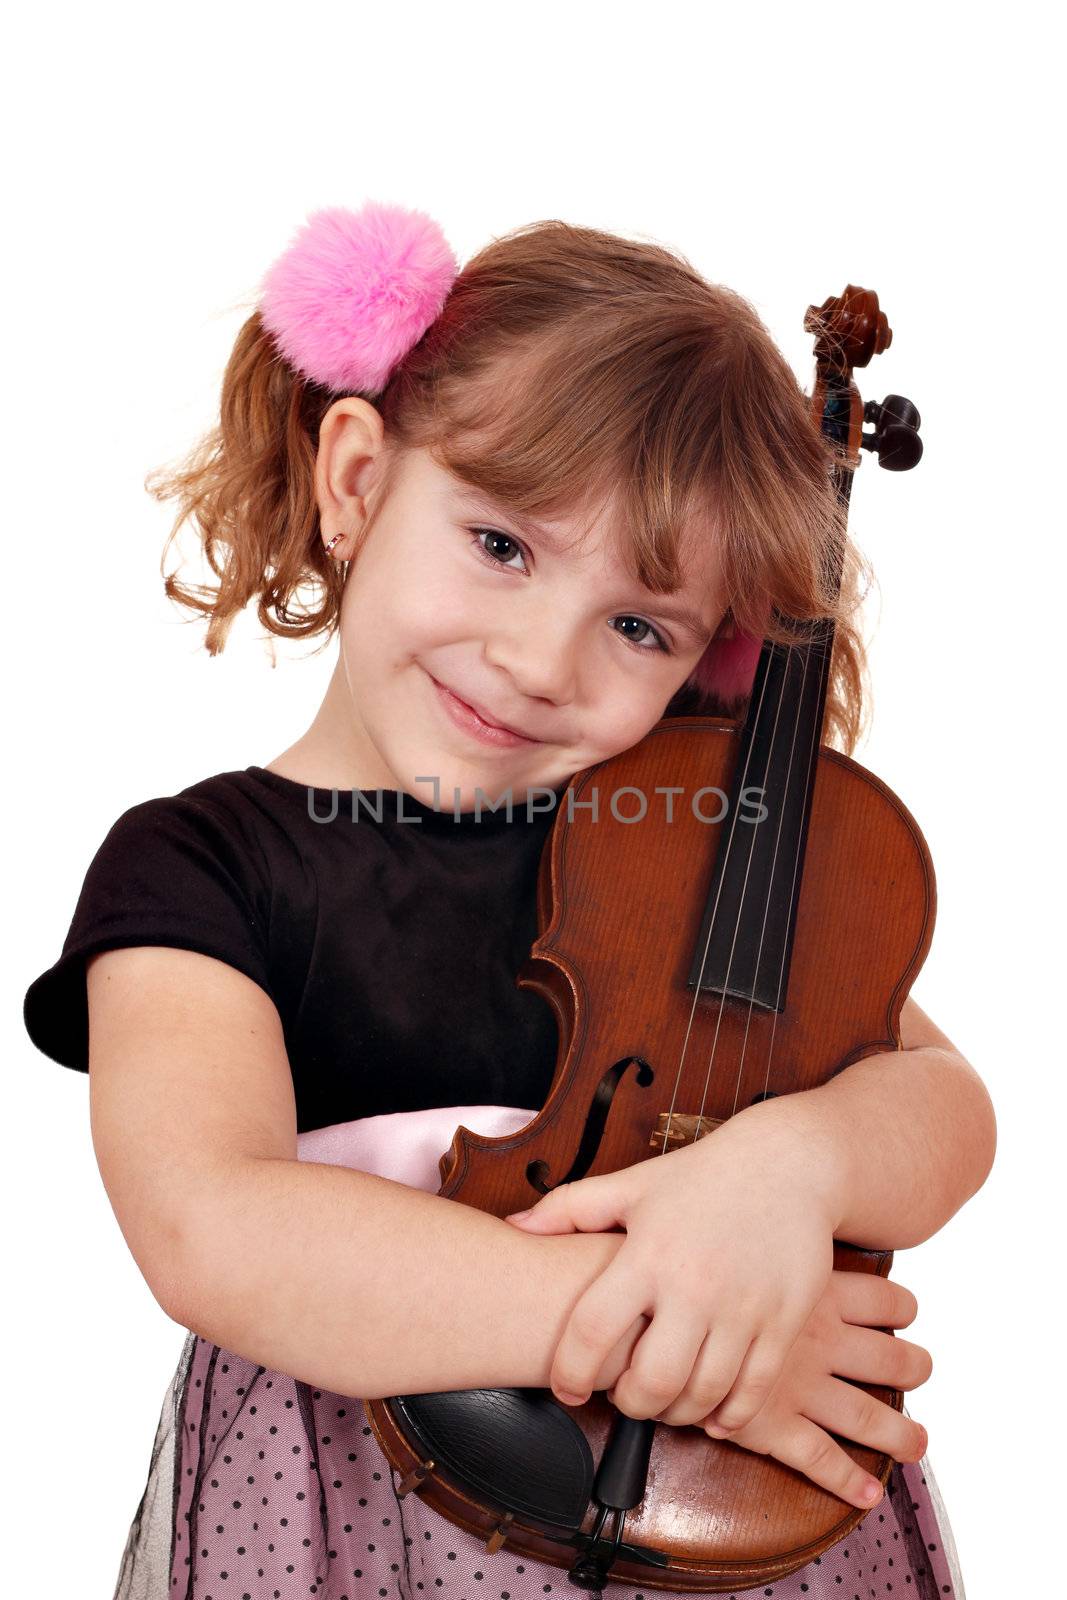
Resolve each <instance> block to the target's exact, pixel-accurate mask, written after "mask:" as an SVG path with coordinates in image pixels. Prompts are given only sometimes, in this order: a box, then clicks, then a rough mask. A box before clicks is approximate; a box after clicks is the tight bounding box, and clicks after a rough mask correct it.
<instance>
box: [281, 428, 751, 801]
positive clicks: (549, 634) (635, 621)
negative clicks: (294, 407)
mask: <svg viewBox="0 0 1067 1600" xmlns="http://www.w3.org/2000/svg"><path fill="white" fill-rule="evenodd" d="M368 413H369V414H370V415H369V416H368ZM375 419H378V422H377V425H376V424H375ZM381 444H382V436H381V427H380V418H378V413H377V412H376V411H374V408H373V407H371V406H370V405H369V404H368V403H367V402H366V401H362V400H359V399H346V400H342V401H339V402H337V404H336V405H335V406H334V407H332V408H331V412H330V413H329V414H328V417H327V419H326V421H324V424H323V429H322V433H321V436H320V444H319V459H318V467H317V488H318V492H319V505H320V511H321V513H322V526H323V530H324V534H325V536H326V537H329V536H330V535H332V533H333V532H336V531H341V530H344V531H345V532H346V534H348V535H349V537H347V538H346V540H345V541H344V542H343V543H342V545H341V549H340V553H341V554H343V555H350V554H351V553H352V552H353V550H355V552H356V553H355V557H354V559H352V560H351V564H350V566H349V569H348V574H347V578H346V582H345V590H344V596H343V600H342V606H341V617H340V645H341V653H340V658H339V661H338V666H337V672H336V674H335V677H334V681H333V683H332V684H331V686H330V690H329V692H328V694H327V697H326V701H325V702H324V705H323V708H322V711H321V712H320V714H319V718H318V719H317V722H316V725H315V727H314V728H313V730H312V735H314V736H316V738H317V740H318V744H319V748H320V749H325V745H324V744H323V742H322V739H323V737H324V738H325V740H326V741H327V743H328V746H329V748H330V750H331V751H332V755H333V765H335V766H337V767H338V768H340V767H342V766H343V767H344V769H345V770H346V771H347V772H348V773H350V774H354V775H353V776H350V777H349V778H347V779H345V780H344V781H343V784H342V783H341V782H339V783H338V787H341V786H343V787H346V788H348V787H352V788H361V789H375V788H385V789H397V790H402V791H404V792H406V793H408V794H411V795H413V796H414V797H415V798H416V799H418V800H421V801H422V802H423V803H424V804H427V805H439V806H440V807H442V808H443V809H445V810H453V809H457V810H461V811H472V810H475V809H476V806H477V804H478V797H477V796H476V794H475V790H476V788H479V787H480V789H481V801H482V803H483V804H495V803H497V802H499V801H500V800H501V799H504V800H506V798H507V795H508V793H509V792H510V795H511V798H512V802H513V803H514V804H515V805H519V804H521V803H522V802H523V801H524V800H525V798H526V793H527V790H528V789H530V788H532V787H535V786H542V787H547V788H556V787H558V786H559V785H560V784H562V783H564V782H566V781H567V780H568V779H569V778H571V777H572V776H573V775H574V773H576V772H579V771H580V770H581V769H582V768H584V767H588V766H591V765H592V764H593V763H595V762H598V761H602V760H604V759H605V758H606V757H608V756H612V755H615V754H617V753H618V752H619V751H622V750H626V749H629V748H630V746H631V745H634V744H636V743H638V742H639V741H640V740H641V739H642V738H643V737H644V735H645V734H646V733H647V732H648V731H649V729H650V728H652V727H653V726H654V725H655V723H656V722H658V721H659V719H660V717H661V716H662V714H663V711H664V709H665V707H666V705H667V703H668V701H669V700H670V698H671V696H672V695H673V694H674V693H675V691H676V690H677V689H678V688H679V687H680V686H681V684H682V683H683V682H684V681H685V679H686V678H687V677H688V676H689V674H690V673H691V672H692V670H693V668H694V666H695V665H696V662H697V661H698V659H699V658H700V655H701V653H702V652H703V650H704V649H705V647H706V646H707V644H708V641H709V640H710V638H711V636H712V634H713V633H714V632H715V629H716V627H717V626H718V624H719V622H720V620H721V618H722V614H723V606H722V604H721V603H720V600H719V591H720V578H719V570H718V563H717V561H716V559H715V554H714V549H713V545H712V541H711V540H710V539H704V540H703V541H699V540H695V541H694V542H693V547H692V549H691V551H690V555H691V564H690V565H688V566H687V567H686V569H685V570H686V575H687V578H686V582H685V583H684V585H683V587H682V589H680V590H679V591H677V592H676V593H674V594H672V595H655V594H653V593H651V591H648V590H646V589H644V587H643V586H642V585H641V584H639V583H638V582H637V581H636V580H635V579H634V578H633V577H632V576H631V574H630V573H629V572H628V571H627V570H626V568H625V566H624V565H623V563H622V561H621V559H620V557H619V555H618V554H617V553H616V552H615V551H614V550H613V548H612V539H611V529H610V523H609V521H608V518H609V517H610V507H609V508H607V509H605V510H604V511H602V512H600V513H596V514H595V516H596V520H595V521H593V522H591V523H590V524H589V525H588V528H589V531H588V536H587V537H585V538H583V539H582V542H581V545H580V547H577V546H576V547H574V548H570V549H564V548H563V545H564V543H565V542H567V541H570V540H574V539H576V538H578V537H579V536H580V535H582V534H583V532H584V527H583V524H582V522H581V521H579V520H578V519H566V520H565V521H562V522H557V523H551V524H541V525H539V527H538V528H537V529H534V528H531V527H529V526H528V525H525V524H520V522H519V521H518V520H517V519H516V518H515V517H514V516H512V515H509V514H508V512H507V511H506V509H505V508H503V507H497V506H493V505H491V504H488V503H486V502H485V501H484V500H483V499H481V498H480V497H479V495H478V494H477V492H476V491H474V490H472V489H471V488H470V487H469V486H468V485H466V484H465V483H463V482H462V480H460V479H458V478H456V477H454V476H453V475H452V474H451V473H450V472H448V471H447V470H446V469H445V468H443V467H442V466H440V465H439V464H438V463H437V462H436V461H435V460H434V458H433V457H432V456H431V455H430V454H429V452H428V451H426V450H413V451H408V452H405V453H404V454H403V455H401V456H399V457H398V458H397V460H396V463H395V475H394V477H393V481H392V483H391V484H390V486H389V488H388V492H387V493H385V494H383V495H382V497H381V498H380V500H379V497H378V496H377V495H376V494H375V487H374V486H375V482H376V481H379V482H380V480H381V478H382V473H381V467H382V465H383V464H384V454H383V451H382V448H381ZM372 511H373V513H374V515H375V521H374V523H373V525H372V526H371V528H370V530H369V533H368V534H367V537H366V539H365V541H364V543H363V544H362V545H361V546H359V547H358V549H357V548H356V541H355V539H353V538H352V537H351V534H352V532H353V531H354V532H355V533H356V535H357V537H358V535H359V530H360V528H361V525H362V522H363V521H364V520H365V518H366V516H367V515H368V514H370V513H371V512H372ZM687 611H688V612H689V613H690V615H689V617H688V618H685V617H684V616H683V613H685V612H687ZM461 702H465V704H463V703H461ZM471 708H474V710H473V711H472V710H471ZM476 713H477V714H476ZM478 714H480V715H478ZM487 722H488V723H492V724H496V725H498V727H497V729H496V731H495V732H494V731H493V730H492V729H487V728H486V726H485V724H486V723H487ZM499 725H503V727H504V728H506V729H510V730H513V731H512V732H511V733H510V734H509V733H507V732H502V731H501V729H500V726H499ZM320 736H322V737H320Z"/></svg>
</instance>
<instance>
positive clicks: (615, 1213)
mask: <svg viewBox="0 0 1067 1600" xmlns="http://www.w3.org/2000/svg"><path fill="white" fill-rule="evenodd" d="M617 1177H618V1174H617V1173H614V1172H605V1173H604V1174H603V1175H602V1176H600V1177H597V1178H580V1179H578V1180H577V1181H576V1182H575V1183H561V1184H558V1185H557V1187H556V1188H555V1189H550V1190H549V1192H548V1194H546V1195H544V1196H543V1198H542V1199H540V1200H539V1201H538V1202H537V1204H536V1205H535V1206H534V1207H532V1209H531V1210H530V1211H528V1212H525V1213H523V1212H521V1211H512V1212H510V1213H509V1214H508V1216H506V1217H505V1218H504V1221H505V1222H510V1223H511V1224H512V1226H513V1227H517V1228H522V1229H523V1230H524V1231H525V1232H527V1233H574V1232H578V1233H605V1232H607V1230H608V1229H609V1228H613V1227H615V1225H616V1224H617V1223H620V1222H621V1220H622V1218H621V1215H620V1211H621V1207H622V1205H623V1201H624V1195H623V1185H622V1184H621V1183H618V1182H616V1178H617Z"/></svg>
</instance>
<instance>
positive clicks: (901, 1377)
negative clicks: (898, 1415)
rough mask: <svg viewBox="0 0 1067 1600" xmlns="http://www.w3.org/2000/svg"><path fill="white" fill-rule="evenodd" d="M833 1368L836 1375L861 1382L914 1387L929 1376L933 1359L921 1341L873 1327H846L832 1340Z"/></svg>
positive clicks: (890, 1387)
mask: <svg viewBox="0 0 1067 1600" xmlns="http://www.w3.org/2000/svg"><path fill="white" fill-rule="evenodd" d="M833 1370H834V1373H835V1374H836V1375H837V1377H839V1378H858V1379H859V1381H860V1382H861V1383H883V1384H885V1385H886V1387H887V1388H889V1389H917V1388H918V1387H919V1385H920V1384H923V1383H925V1382H926V1381H927V1379H928V1378H929V1377H930V1374H931V1373H932V1372H933V1370H934V1363H933V1360H932V1359H931V1356H930V1352H929V1350H924V1349H923V1347H922V1345H921V1344H912V1343H911V1342H910V1340H908V1339H897V1338H894V1337H893V1336H892V1335H891V1334H888V1333H879V1332H878V1330H877V1329H876V1328H853V1327H848V1328H845V1329H844V1330H843V1331H842V1334H841V1337H840V1339H839V1340H838V1341H835V1348H834V1353H833Z"/></svg>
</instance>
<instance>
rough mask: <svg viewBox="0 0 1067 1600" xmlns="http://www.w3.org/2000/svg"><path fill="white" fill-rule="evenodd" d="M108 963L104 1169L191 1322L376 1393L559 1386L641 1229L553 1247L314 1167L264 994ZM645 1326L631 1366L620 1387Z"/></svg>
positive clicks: (97, 978) (148, 959)
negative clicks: (569, 1332) (300, 1153)
mask: <svg viewBox="0 0 1067 1600" xmlns="http://www.w3.org/2000/svg"><path fill="white" fill-rule="evenodd" d="M87 968H88V971H87V987H88V1002H89V1044H90V1060H89V1088H90V1113H91V1120H92V1133H93V1143H94V1147H95V1150H96V1155H97V1160H98V1163H99V1166H100V1171H101V1176H102V1177H103V1180H104V1185H105V1188H106V1189H107V1192H108V1196H109V1198H110V1200H111V1203H112V1206H113V1208H114V1210H115V1214H116V1217H117V1219H118V1222H119V1226H120V1227H121V1229H122V1231H123V1235H124V1237H125V1239H126V1242H127V1244H128V1245H129V1247H130V1250H131V1252H132V1254H133V1256H134V1259H135V1260H136V1262H137V1264H138V1266H139V1268H140V1269H141V1272H142V1273H143V1275H144V1277H145V1280H146V1282H147V1283H148V1285H149V1287H150V1289H151V1290H152V1292H153V1294H154V1296H155V1298H156V1300H157V1301H158V1303H159V1304H160V1305H161V1306H162V1308H163V1309H164V1310H165V1311H166V1312H167V1314H168V1315H169V1316H171V1317H173V1318H174V1320H175V1321H176V1322H178V1323H180V1324H181V1325H182V1326H184V1327H187V1328H190V1329H192V1330H193V1331H194V1332H196V1333H199V1334H202V1335H203V1336H204V1337H205V1338H207V1339H210V1340H211V1341H212V1342H213V1343H216V1344H219V1345H221V1346H223V1347H224V1348H226V1349H230V1350H234V1351H236V1352H238V1353H240V1354H241V1355H244V1356H245V1357H247V1358H248V1359H249V1360H252V1361H257V1362H259V1363H261V1364H262V1365H263V1366H266V1367H271V1368H274V1369H276V1370H279V1371H282V1372H286V1373H289V1374H290V1375H292V1376H294V1377H297V1378H302V1379H304V1380H305V1381H306V1382H308V1383H312V1384H315V1385H317V1386H319V1387H322V1388H326V1389H330V1390H333V1391H335V1392H337V1393H340V1394H346V1395H356V1396H361V1397H363V1398H366V1399H378V1398H382V1397H385V1396H389V1395H394V1394H403V1393H405V1392H424V1391H435V1390H446V1389H463V1388H482V1387H492V1388H496V1387H507V1386H511V1385H520V1386H537V1387H543V1386H547V1383H548V1370H549V1366H550V1364H551V1360H552V1354H553V1351H554V1350H555V1348H556V1345H557V1344H558V1342H559V1339H560V1336H561V1334H562V1332H563V1328H564V1326H565V1325H566V1321H567V1318H568V1316H569V1314H570V1311H571V1309H572V1307H573V1305H574V1303H575V1301H576V1300H577V1299H578V1297H579V1296H580V1295H581V1294H582V1293H583V1292H584V1291H585V1289H586V1288H588V1286H589V1285H590V1284H591V1283H592V1282H593V1281H594V1280H595V1279H596V1278H597V1277H598V1276H599V1274H600V1273H601V1272H602V1271H603V1269H604V1267H605V1266H606V1265H607V1263H608V1262H609V1261H610V1260H611V1258H612V1256H613V1255H614V1254H615V1252H616V1251H617V1250H618V1249H619V1248H620V1246H621V1245H622V1243H623V1237H622V1235H621V1234H619V1235H610V1234H604V1235H592V1234H591V1235H589V1236H587V1237H584V1238H565V1239H553V1240H544V1239H535V1238H531V1237H527V1236H526V1235H524V1234H522V1233H521V1232H519V1231H518V1230H517V1229H515V1228H512V1227H509V1225H508V1224H507V1223H506V1222H503V1221H501V1220H499V1219H498V1218H496V1217H493V1216H490V1215H488V1214H487V1213H485V1212H482V1211H478V1210H475V1209H474V1208H473V1207H470V1206H466V1205H462V1204H460V1203H459V1202H457V1201H454V1200H447V1199H442V1198H441V1197H440V1196H437V1195H432V1194H427V1193H424V1192H423V1191H421V1190H417V1189H413V1188H410V1187H408V1186H406V1185H404V1184H401V1183H394V1182H392V1181H391V1180H390V1179H387V1178H380V1177H377V1176H375V1175H373V1174H370V1173H364V1172H357V1171H353V1170H350V1169H348V1168H345V1167H337V1166H327V1165H323V1164H319V1163H312V1162H305V1161H298V1160H297V1159H296V1153H297V1143H296V1111H295V1104H294V1099H293V1087H292V1076H291V1073H290V1068H289V1062H288V1057H287V1054H286V1050H285V1043H284V1038H283V1034H282V1026H281V1021H280V1019H279V1017H278V1013H277V1011H276V1009H275V1007H274V1005H273V1002H272V1001H271V1000H270V998H269V996H267V995H266V994H265V993H264V991H263V990H262V989H261V988H259V986H258V985H257V984H255V983H254V982H253V981H252V980H251V979H250V978H247V977H245V976H244V975H243V974H242V973H240V972H237V971H236V970H235V969H233V968H232V967H230V966H228V965H226V964H225V963H224V962H221V961H217V960H215V959H214V958H212V957H210V956H204V955H199V954H197V953H195V952H193V951H188V950H180V949H171V948H169V947H155V946H154V947H143V948H123V949H118V950H111V951H107V952H104V953H102V954H98V955H95V956H93V957H91V958H90V959H89V961H88V963H87ZM337 1070H338V1071H342V1070H343V1071H348V1072H357V1073H358V1070H359V1063H358V1062H345V1063H338V1064H337ZM644 1326H645V1319H643V1318H638V1319H635V1322H634V1326H633V1327H632V1328H631V1329H630V1330H628V1332H627V1334H626V1336H625V1337H624V1338H623V1339H622V1340H621V1341H620V1342H619V1348H618V1351H617V1352H616V1353H615V1354H614V1355H613V1356H612V1355H610V1354H609V1359H608V1361H607V1363H606V1365H605V1368H604V1370H603V1373H602V1375H601V1377H602V1384H603V1386H605V1387H606V1386H607V1384H608V1383H610V1382H613V1381H614V1379H615V1378H616V1377H617V1376H618V1375H619V1374H620V1373H621V1372H622V1371H623V1370H624V1368H625V1366H626V1361H627V1360H628V1354H629V1350H630V1349H631V1348H632V1346H633V1344H634V1342H635V1341H636V1339H637V1338H638V1337H639V1336H640V1332H641V1330H642V1328H643V1327H644Z"/></svg>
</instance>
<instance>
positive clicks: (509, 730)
mask: <svg viewBox="0 0 1067 1600" xmlns="http://www.w3.org/2000/svg"><path fill="white" fill-rule="evenodd" d="M430 676H431V678H433V674H432V673H431V674H430ZM433 682H434V683H435V684H436V685H437V687H438V688H439V689H440V690H441V691H442V692H443V693H444V694H447V695H450V696H451V698H452V699H453V700H454V701H456V703H457V704H458V705H460V706H462V707H463V709H464V710H465V711H467V712H469V713H470V715H471V716H472V717H474V718H476V719H477V721H478V722H480V723H481V725H482V727H483V728H489V729H491V730H492V731H493V732H495V733H503V734H510V735H511V737H512V738H514V739H522V740H524V741H525V742H526V743H527V744H541V743H543V741H542V740H540V739H535V738H534V737H533V735H532V734H529V733H524V732H523V731H522V729H521V728H513V727H511V726H510V725H509V724H508V723H506V722H493V721H492V720H491V719H490V718H488V717H486V716H483V714H482V712H480V711H479V710H478V708H477V707H476V706H472V705H471V703H470V701H469V700H464V699H463V697H462V695H458V694H457V693H456V692H455V690H454V689H450V688H449V687H448V685H447V684H445V683H441V681H440V680H439V679H438V678H433Z"/></svg>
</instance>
